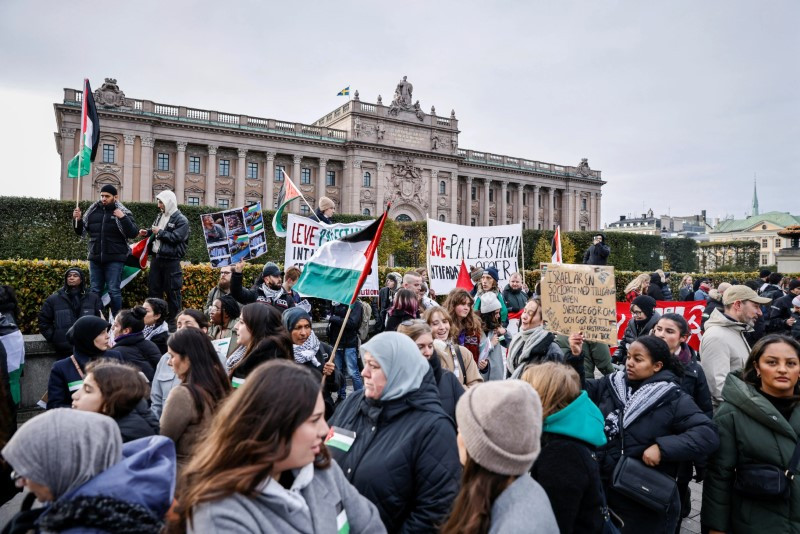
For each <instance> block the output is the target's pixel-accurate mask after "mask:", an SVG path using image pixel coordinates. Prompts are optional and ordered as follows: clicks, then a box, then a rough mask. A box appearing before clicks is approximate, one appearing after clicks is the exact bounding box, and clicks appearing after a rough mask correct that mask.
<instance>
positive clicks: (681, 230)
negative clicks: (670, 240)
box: [606, 209, 711, 237]
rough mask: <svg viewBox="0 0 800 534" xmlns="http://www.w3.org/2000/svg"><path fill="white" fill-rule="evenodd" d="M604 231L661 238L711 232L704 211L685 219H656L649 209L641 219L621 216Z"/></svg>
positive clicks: (671, 217) (663, 216)
mask: <svg viewBox="0 0 800 534" xmlns="http://www.w3.org/2000/svg"><path fill="white" fill-rule="evenodd" d="M606 230H608V231H610V232H626V233H630V234H641V235H660V236H662V237H695V236H698V235H702V234H707V233H708V232H709V231H710V230H711V226H710V225H709V224H708V223H707V222H706V212H705V210H703V211H702V213H701V214H700V215H688V216H685V217H673V216H670V215H661V216H659V217H656V216H655V215H654V214H653V210H652V209H650V210H648V211H647V213H643V214H642V216H641V217H635V218H634V217H629V216H626V215H622V216H620V218H619V220H618V221H615V222H613V223H610V224H609V225H608V226H607V227H606Z"/></svg>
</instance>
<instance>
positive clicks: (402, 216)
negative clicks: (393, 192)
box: [395, 213, 411, 222]
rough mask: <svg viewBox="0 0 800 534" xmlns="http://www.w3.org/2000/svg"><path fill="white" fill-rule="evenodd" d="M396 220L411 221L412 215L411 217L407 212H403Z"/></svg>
mask: <svg viewBox="0 0 800 534" xmlns="http://www.w3.org/2000/svg"><path fill="white" fill-rule="evenodd" d="M395 221H397V222H411V217H409V216H408V215H406V214H405V213H401V214H400V215H398V216H397V217H396V218H395Z"/></svg>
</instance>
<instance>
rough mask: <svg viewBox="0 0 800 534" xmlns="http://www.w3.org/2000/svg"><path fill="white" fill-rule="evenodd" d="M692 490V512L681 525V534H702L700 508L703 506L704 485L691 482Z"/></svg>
mask: <svg viewBox="0 0 800 534" xmlns="http://www.w3.org/2000/svg"><path fill="white" fill-rule="evenodd" d="M689 488H690V489H691V490H692V511H691V513H689V517H687V518H686V519H684V520H683V523H681V534H690V533H691V534H700V506H701V505H702V504H703V485H702V484H698V483H697V482H690V483H689Z"/></svg>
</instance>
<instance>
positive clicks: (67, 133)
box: [61, 128, 78, 137]
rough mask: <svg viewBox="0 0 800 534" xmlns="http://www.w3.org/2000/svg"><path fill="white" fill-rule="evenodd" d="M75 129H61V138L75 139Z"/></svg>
mask: <svg viewBox="0 0 800 534" xmlns="http://www.w3.org/2000/svg"><path fill="white" fill-rule="evenodd" d="M77 131H78V130H77V129H76V128H61V137H75V132H77Z"/></svg>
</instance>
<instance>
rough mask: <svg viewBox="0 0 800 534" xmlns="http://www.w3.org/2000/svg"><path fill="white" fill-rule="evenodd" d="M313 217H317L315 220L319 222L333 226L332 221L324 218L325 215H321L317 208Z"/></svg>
mask: <svg viewBox="0 0 800 534" xmlns="http://www.w3.org/2000/svg"><path fill="white" fill-rule="evenodd" d="M314 215H316V216H317V219H318V220H319V222H323V223H325V224H333V221H332V220H330V219H329V218H327V217H325V215H323V214H322V210H321V209H319V208H317V209H315V210H314Z"/></svg>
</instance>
